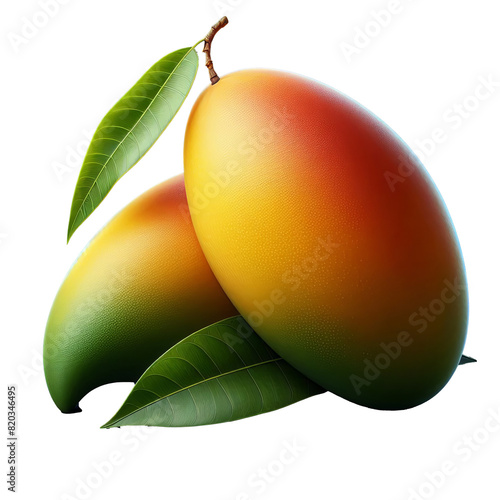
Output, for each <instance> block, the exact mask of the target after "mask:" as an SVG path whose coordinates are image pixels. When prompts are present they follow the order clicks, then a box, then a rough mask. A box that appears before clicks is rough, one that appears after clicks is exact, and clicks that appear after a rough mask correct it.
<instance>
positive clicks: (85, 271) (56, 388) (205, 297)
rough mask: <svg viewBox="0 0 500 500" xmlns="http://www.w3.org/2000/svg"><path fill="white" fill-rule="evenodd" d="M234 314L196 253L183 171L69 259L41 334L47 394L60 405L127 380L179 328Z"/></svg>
mask: <svg viewBox="0 0 500 500" xmlns="http://www.w3.org/2000/svg"><path fill="white" fill-rule="evenodd" d="M235 314H237V312H236V310H235V309H234V307H233V306H232V305H231V303H230V301H229V300H228V298H227V297H226V295H225V294H224V292H223V291H222V289H221V287H220V286H219V284H218V283H217V281H216V279H215V277H214V275H213V273H212V271H211V270H210V268H209V266H208V263H207V261H206V259H205V257H204V256H203V253H202V251H201V248H200V246H199V244H198V241H197V239H196V235H195V233H194V229H193V226H192V223H191V219H190V217H189V210H188V208H187V202H186V195H185V190H184V180H183V177H182V175H180V176H177V177H175V178H173V179H171V180H169V181H166V182H164V183H162V184H160V185H158V186H156V187H155V188H153V189H151V190H149V191H147V192H146V193H144V194H143V195H142V196H140V197H139V198H137V199H136V200H135V201H133V202H132V203H131V204H130V205H128V206H127V207H125V208H124V209H123V210H122V211H121V212H120V213H119V214H118V215H116V216H115V218H114V219H112V220H111V222H110V223H109V224H108V225H106V226H105V227H104V229H102V230H101V232H100V233H99V234H98V235H97V236H96V237H95V238H94V239H93V240H92V241H91V242H90V244H89V245H88V246H87V248H86V249H85V250H84V251H83V253H82V254H81V255H80V257H79V258H78V260H77V261H76V263H75V264H74V265H73V267H72V269H71V270H70V272H69V274H68V275H67V277H66V279H65V280H64V283H63V284H62V286H61V288H60V290H59V292H58V293H57V296H56V298H55V300H54V304H53V306H52V309H51V312H50V315H49V318H48V322H47V327H46V332H45V340H44V352H43V355H44V370H45V377H46V381H47V386H48V388H49V391H50V394H51V396H52V398H53V400H54V402H55V404H56V405H57V406H58V407H59V409H60V410H61V411H62V412H65V413H72V412H76V411H79V410H80V409H79V401H80V400H81V398H82V397H83V396H85V395H86V394H87V393H88V392H90V391H91V390H93V389H95V388H96V387H99V386H101V385H103V384H108V383H111V382H122V381H123V382H126V381H130V382H135V381H137V379H138V378H139V377H140V376H141V375H142V373H143V372H144V371H145V370H146V368H147V367H148V366H149V365H150V364H151V363H152V362H153V361H155V360H156V359H157V358H158V357H159V356H160V355H161V354H163V353H164V352H165V351H166V350H167V349H169V348H170V347H171V346H173V345H174V344H176V343H177V342H178V341H179V340H181V339H183V338H184V337H186V336H187V335H189V334H191V333H193V332H195V331H196V330H199V329H200V328H203V327H205V326H207V325H210V324H212V323H214V322H216V321H219V320H221V319H224V318H227V317H229V316H234V315H235Z"/></svg>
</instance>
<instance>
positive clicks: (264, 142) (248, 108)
mask: <svg viewBox="0 0 500 500" xmlns="http://www.w3.org/2000/svg"><path fill="white" fill-rule="evenodd" d="M184 161H185V182H186V193H187V198H188V203H189V208H190V211H191V215H192V218H193V224H194V227H195V230H196V233H197V236H198V239H199V241H200V243H201V246H202V248H203V251H204V253H205V256H206V258H207V260H208V262H209V264H210V266H211V268H212V270H213V272H214V274H215V276H216V278H217V279H218V281H219V283H220V284H221V286H222V288H223V289H224V291H225V292H226V294H227V295H228V296H229V298H230V299H231V301H232V302H233V304H234V305H235V306H236V308H237V309H238V310H239V311H240V313H241V314H242V315H243V316H244V317H245V318H246V319H247V321H248V322H249V323H250V324H251V325H252V326H253V327H254V328H255V330H256V331H257V333H259V334H260V335H261V336H262V338H263V339H264V340H265V341H267V342H268V343H269V345H270V346H271V347H272V348H273V349H274V350H275V351H277V352H278V353H279V354H280V355H281V356H283V358H284V359H285V360H287V361H288V362H290V363H291V364H292V365H294V366H295V367H296V368H297V369H298V370H300V371H302V373H304V374H305V375H307V376H309V377H310V378H311V379H312V380H314V381H315V382H317V383H318V384H320V385H322V386H323V387H325V388H326V389H329V390H330V391H332V392H334V393H336V394H338V395H340V396H342V397H344V398H346V399H348V400H350V401H353V402H355V403H358V404H361V405H365V406H368V407H373V408H378V409H403V408H409V407H412V406H416V405H418V404H421V403H423V402H424V401H426V400H428V399H429V398H431V397H432V396H434V395H435V394H436V393H437V392H439V391H440V390H441V388H442V387H443V386H444V385H445V384H446V383H447V381H448V380H449V379H450V377H451V375H452V374H453V372H454V370H455V368H456V366H457V364H458V362H459V359H460V355H461V353H462V350H463V346H464V342H465V336H466V328H467V316H468V311H467V309H468V299H467V289H466V284H465V283H466V278H465V270H464V264H463V260H462V255H461V252H460V249H459V245H458V242H457V238H456V235H455V231H454V229H453V226H452V223H451V220H450V218H449V215H448V213H447V210H446V207H445V205H444V203H443V202H442V200H441V198H440V195H439V193H438V192H437V190H436V188H435V187H434V185H433V183H432V181H431V179H430V178H429V176H428V174H427V173H426V171H425V169H424V168H423V167H422V165H421V164H420V162H419V161H418V159H417V158H416V157H415V156H414V155H413V153H412V152H411V151H410V149H409V148H408V146H406V145H405V144H404V143H403V142H402V141H401V139H400V138H399V137H398V136H397V135H396V134H395V133H394V132H393V131H392V130H391V129H389V128H388V127H387V126H386V125H385V124H384V123H383V122H382V121H380V120H379V119H377V118H376V117H375V116H374V115H372V114H371V113H370V112H369V111H367V110H366V109H364V108H363V107H362V106H360V105H359V104H357V103H355V102H354V101H352V100H351V99H349V98H348V97H346V96H344V95H342V94H340V93H338V92H336V91H335V90H333V89H331V88H329V87H326V86H324V85H321V84H319V83H317V82H315V81H312V80H308V79H306V78H302V77H299V76H294V75H290V74H286V73H281V72H274V71H241V72H237V73H233V74H231V75H228V76H225V77H223V78H221V80H220V81H219V82H218V83H216V84H215V85H213V86H211V87H210V88H208V89H206V90H205V91H204V92H203V94H202V95H201V96H200V97H199V98H198V100H197V102H196V104H195V105H194V108H193V110H192V112H191V116H190V119H189V123H188V126H187V130H186V138H185V150H184Z"/></svg>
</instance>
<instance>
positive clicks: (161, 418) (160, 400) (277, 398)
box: [103, 316, 325, 428]
mask: <svg viewBox="0 0 500 500" xmlns="http://www.w3.org/2000/svg"><path fill="white" fill-rule="evenodd" d="M322 392H325V390H324V389H323V388H322V387H319V386H318V385H316V384H315V383H314V382H312V381H311V380H309V379H308V378H306V377H305V376H304V375H302V374H301V373H300V372H298V371H297V370H295V368H292V366H290V365H289V364H288V363H287V362H286V361H284V360H283V359H282V358H280V357H279V356H278V355H277V354H276V353H275V352H274V351H272V350H271V348H270V347H269V346H268V345H267V344H266V343H265V342H264V341H263V340H262V339H261V338H260V337H259V336H258V335H257V334H256V333H255V332H254V331H253V330H252V329H251V328H250V326H249V325H248V324H247V323H246V322H245V321H244V319H243V318H242V317H241V316H236V317H234V318H229V319H226V320H223V321H220V322H219V323H215V324H214V325H211V326H208V327H206V328H203V329H202V330H200V331H198V332H196V333H193V334H192V335H190V336H189V337H186V338H185V339H184V340H181V341H180V342H179V343H178V344H176V345H175V346H173V347H172V348H171V349H169V350H168V351H167V352H166V353H165V354H163V356H161V357H160V358H159V359H158V360H157V361H155V362H154V363H153V364H152V365H151V366H150V367H149V368H148V369H147V371H146V372H145V373H144V374H143V375H142V377H141V378H140V379H139V380H138V382H137V384H136V385H135V386H134V388H133V389H132V392H131V393H130V394H129V396H128V398H127V399H126V401H125V403H124V404H123V406H122V407H121V408H120V410H119V411H118V413H117V414H116V415H115V416H114V417H113V418H112V419H111V420H110V421H109V422H108V423H106V424H105V425H103V428H110V427H120V426H122V425H153V426H160V427H184V426H194V425H206V424H215V423H220V422H229V421H232V420H238V419H241V418H246V417H250V416H253V415H258V414H260V413H265V412H268V411H273V410H277V409H278V408H282V407H284V406H287V405H290V404H292V403H295V402H297V401H300V400H302V399H305V398H308V397H309V396H314V395H316V394H320V393H322Z"/></svg>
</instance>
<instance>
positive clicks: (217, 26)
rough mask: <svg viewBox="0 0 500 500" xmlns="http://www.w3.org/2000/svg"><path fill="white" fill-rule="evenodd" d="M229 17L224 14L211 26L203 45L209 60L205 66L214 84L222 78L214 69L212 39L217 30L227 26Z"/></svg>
mask: <svg viewBox="0 0 500 500" xmlns="http://www.w3.org/2000/svg"><path fill="white" fill-rule="evenodd" d="M228 22H229V21H228V19H227V17H226V16H224V17H223V18H222V19H221V20H220V21H218V22H217V23H215V24H214V25H213V26H212V27H211V28H210V31H209V32H208V35H207V36H206V37H205V45H204V47H203V52H205V54H206V56H207V62H206V63H205V66H206V67H207V68H208V73H209V75H210V81H211V82H212V85H215V84H216V83H217V82H218V81H219V80H220V78H219V77H218V75H217V73H216V72H215V70H214V63H213V61H212V58H211V57H210V49H211V48H212V41H213V39H214V36H215V35H216V34H217V32H218V31H219V30H220V29H221V28H224V26H226V24H227V23H228Z"/></svg>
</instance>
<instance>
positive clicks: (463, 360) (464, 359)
mask: <svg viewBox="0 0 500 500" xmlns="http://www.w3.org/2000/svg"><path fill="white" fill-rule="evenodd" d="M469 363H477V360H476V359H474V358H471V357H469V356H465V355H464V354H463V355H462V357H461V358H460V362H459V363H458V364H459V365H467V364H469Z"/></svg>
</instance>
